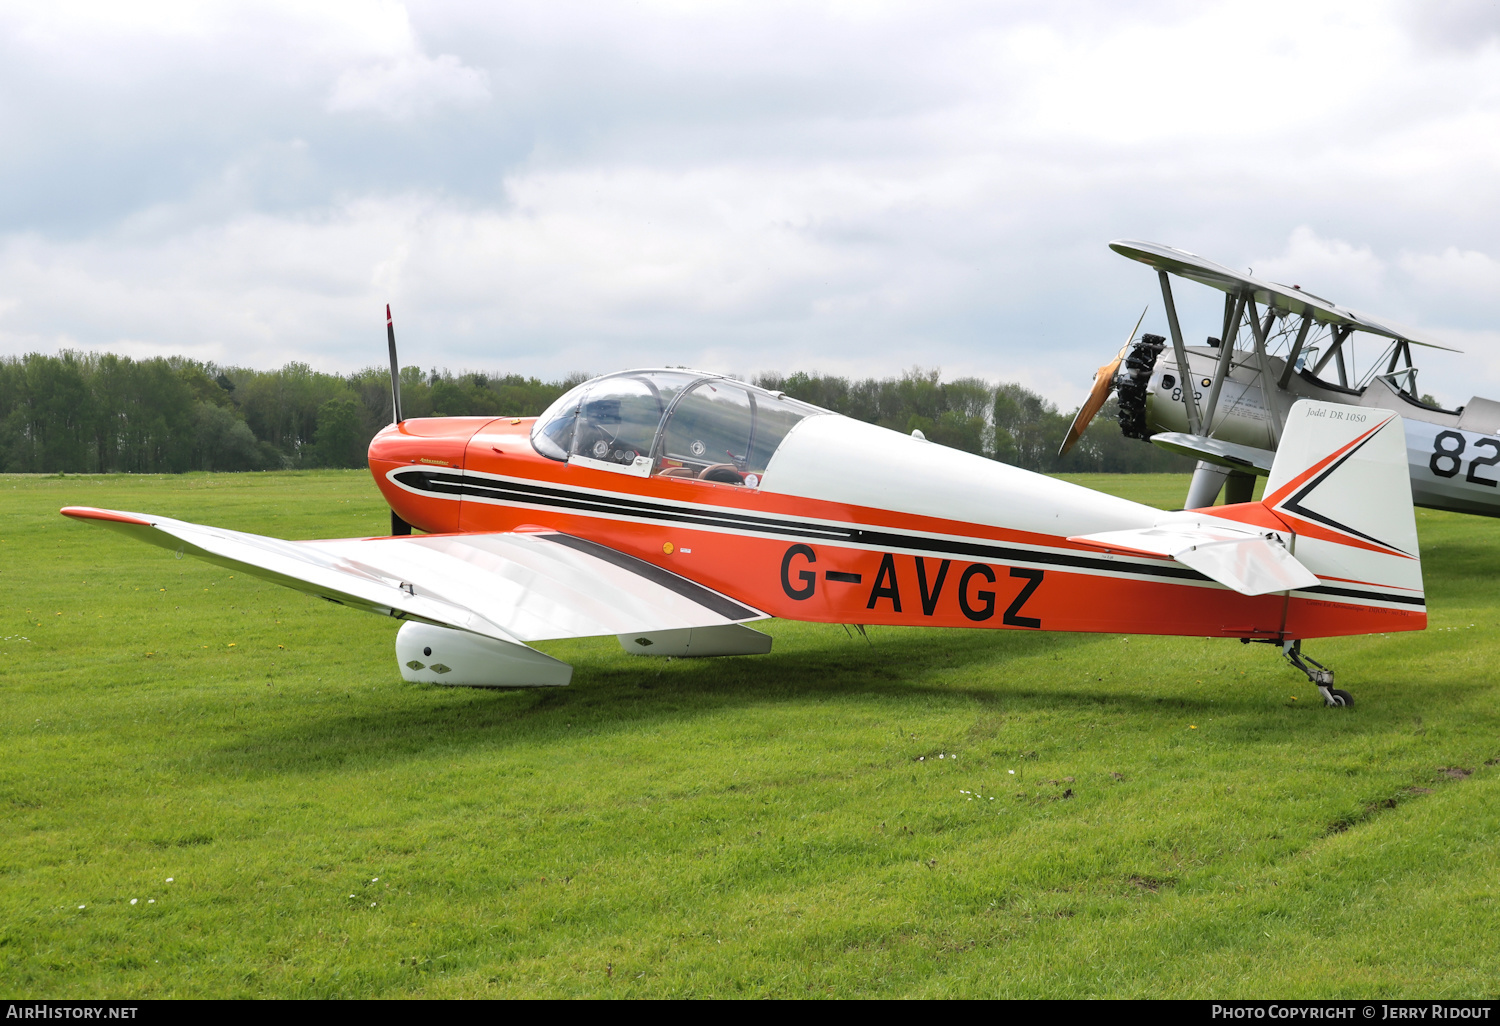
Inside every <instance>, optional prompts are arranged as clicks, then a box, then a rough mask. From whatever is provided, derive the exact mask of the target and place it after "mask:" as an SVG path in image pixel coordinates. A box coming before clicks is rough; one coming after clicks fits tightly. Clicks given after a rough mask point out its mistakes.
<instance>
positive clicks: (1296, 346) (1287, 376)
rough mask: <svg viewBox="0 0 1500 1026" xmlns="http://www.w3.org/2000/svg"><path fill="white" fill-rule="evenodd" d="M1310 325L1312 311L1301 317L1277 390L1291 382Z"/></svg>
mask: <svg viewBox="0 0 1500 1026" xmlns="http://www.w3.org/2000/svg"><path fill="white" fill-rule="evenodd" d="M1312 323H1313V316H1312V311H1310V310H1309V311H1308V312H1307V313H1305V314H1303V315H1302V327H1300V328H1298V329H1297V341H1295V342H1293V343H1292V351H1291V353H1290V354H1288V356H1287V358H1286V368H1285V369H1284V370H1282V372H1281V380H1280V381H1278V382H1277V383H1276V387H1277V388H1282V389H1285V388H1286V386H1287V383H1288V382H1290V381H1291V380H1292V371H1294V370H1296V369H1297V357H1299V356H1301V355H1302V344H1303V343H1304V342H1306V341H1307V332H1308V329H1309V328H1311V327H1312Z"/></svg>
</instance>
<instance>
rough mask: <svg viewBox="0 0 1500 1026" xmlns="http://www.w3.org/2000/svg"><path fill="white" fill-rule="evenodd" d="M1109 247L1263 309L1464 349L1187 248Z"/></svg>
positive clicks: (1130, 243)
mask: <svg viewBox="0 0 1500 1026" xmlns="http://www.w3.org/2000/svg"><path fill="white" fill-rule="evenodd" d="M1109 248H1110V249H1112V250H1114V251H1115V252H1116V253H1118V254H1120V255H1121V256H1126V257H1129V258H1130V259H1132V260H1139V261H1140V262H1141V263H1143V264H1146V265H1147V266H1149V267H1154V268H1155V269H1156V270H1158V271H1166V272H1168V273H1169V274H1175V275H1177V276H1178V277H1181V278H1186V279H1188V280H1189V281H1196V282H1198V283H1199V284H1200V285H1207V286H1209V287H1211V288H1216V289H1218V290H1220V291H1221V292H1228V293H1230V294H1231V295H1238V294H1240V293H1242V292H1243V293H1246V294H1248V295H1252V296H1254V298H1255V301H1256V302H1257V303H1259V304H1261V305H1262V306H1270V307H1274V308H1275V309H1277V310H1284V311H1286V312H1287V313H1293V314H1304V313H1308V312H1311V313H1312V316H1313V319H1314V320H1315V321H1317V322H1318V323H1319V324H1335V325H1343V326H1347V327H1350V328H1353V329H1355V330H1357V331H1366V332H1369V333H1370V334H1372V335H1383V336H1385V337H1386V338H1397V339H1402V340H1404V341H1406V342H1410V343H1412V344H1413V345H1419V346H1430V347H1431V348H1433V349H1445V350H1447V351H1448V352H1450V353H1456V352H1460V350H1457V349H1453V348H1451V347H1449V346H1445V345H1443V344H1442V343H1441V342H1438V341H1437V340H1436V339H1433V338H1431V337H1429V336H1426V335H1423V334H1420V333H1418V332H1415V331H1412V330H1410V329H1408V328H1404V327H1402V326H1401V325H1399V324H1396V323H1395V322H1394V321H1388V320H1386V319H1385V318H1377V317H1370V316H1367V315H1365V314H1361V313H1357V312H1355V311H1353V310H1350V309H1349V308H1348V307H1343V306H1339V305H1338V304H1337V303H1331V302H1329V301H1328V300H1326V299H1324V298H1323V297H1321V296H1315V295H1313V294H1312V293H1310V292H1304V291H1302V290H1301V289H1295V288H1292V287H1291V286H1289V285H1279V284H1277V283H1276V282H1273V281H1262V280H1261V279H1259V278H1252V277H1250V276H1249V275H1248V274H1240V273H1239V272H1238V271H1234V270H1231V269H1230V268H1228V267H1225V266H1224V265H1223V264H1216V263H1214V262H1213V261H1212V260H1205V259H1204V258H1203V257H1201V256H1199V255H1198V254H1196V253H1189V252H1188V251H1187V250H1185V249H1175V248H1173V247H1172V246H1164V245H1162V244H1161V243H1159V242H1138V241H1136V240H1134V239H1118V240H1116V241H1114V242H1111V243H1110V244H1109Z"/></svg>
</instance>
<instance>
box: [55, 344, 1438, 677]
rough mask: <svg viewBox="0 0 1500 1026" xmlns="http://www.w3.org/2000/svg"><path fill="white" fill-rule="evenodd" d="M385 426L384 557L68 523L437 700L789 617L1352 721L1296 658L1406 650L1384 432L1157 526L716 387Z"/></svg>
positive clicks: (1400, 479)
mask: <svg viewBox="0 0 1500 1026" xmlns="http://www.w3.org/2000/svg"><path fill="white" fill-rule="evenodd" d="M393 355H394V343H393ZM393 363H394V360H393ZM393 384H394V378H393ZM393 407H394V409H395V410H396V423H394V424H392V425H391V426H390V427H387V428H386V429H384V430H383V431H382V432H381V433H380V434H379V435H377V436H376V437H375V439H374V441H373V442H372V443H371V445H370V450H369V463H370V471H371V473H372V474H373V475H374V477H375V482H376V484H377V485H378V486H379V487H380V490H381V492H382V494H383V495H384V497H385V499H386V501H387V502H388V503H389V504H390V507H391V510H392V524H393V533H392V536H390V537H381V538H349V539H338V540H332V541H297V542H292V541H281V540H278V539H274V538H266V537H262V536H259V535H252V534H244V533H240V532H237V531H229V530H224V529H221V528H214V527H205V526H201V525H197V524H190V523H185V522H182V521H178V520H171V519H168V518H165V517H155V516H149V515H145V514H140V513H124V512H118V511H111V510H100V509H92V508H85V507H70V508H67V509H64V510H63V511H62V512H63V513H64V514H66V515H67V516H70V517H73V518H76V519H79V520H87V521H91V522H93V523H97V524H100V525H103V526H106V527H110V528H114V529H116V530H120V531H123V532H125V533H127V534H130V535H132V536H134V537H137V538H139V539H141V540H143V541H147V542H151V543H153V544H156V545H160V546H162V547H164V548H168V549H172V550H175V551H177V552H178V553H184V552H185V553H189V554H191V555H195V556H199V557H202V558H204V559H207V560H209V561H211V562H214V563H218V564H221V565H224V566H228V567H232V568H234V569H236V570H240V571H243V572H245V573H248V574H253V575H258V576H260V577H263V578H266V579H268V580H271V581H274V582H276V583H278V584H283V585H287V586H288V587H291V588H295V589H297V590H299V591H304V592H308V593H310V594H313V595H318V596H321V597H323V598H326V599H329V600H331V601H334V602H339V603H342V604H344V605H347V606H353V607H355V608H358V609H364V610H367V611H370V612H375V613H379V614H381V615H385V616H391V617H394V618H396V619H398V620H402V621H405V622H404V623H403V625H402V627H401V629H400V631H399V632H398V633H397V636H396V654H397V660H398V662H399V664H400V668H401V674H402V676H403V677H404V678H405V679H406V680H408V681H421V682H430V683H442V684H460V685H469V686H479V687H524V686H545V685H560V684H567V683H568V682H569V681H570V679H571V677H572V667H570V666H569V665H567V664H566V663H563V662H560V661H558V660H556V659H553V658H551V657H550V656H547V655H545V654H543V653H541V652H539V651H537V650H536V649H533V648H531V647H529V646H530V643H532V642H539V641H548V640H553V639H559V638H575V637H589V636H599V635H610V634H613V635H616V636H618V638H619V640H620V643H621V644H622V645H623V646H624V647H625V649H626V650H627V651H630V652H634V653H638V654H641V655H658V656H660V655H672V656H717V655H751V654H758V653H764V652H768V651H770V648H771V639H770V637H768V636H767V635H765V634H763V633H761V632H759V631H756V630H753V629H752V628H750V627H748V626H746V625H747V624H749V623H751V622H754V621H756V620H761V619H765V618H768V617H783V618H786V619H791V620H808V621H815V622H823V623H843V624H861V625H864V624H882V625H902V626H941V627H977V628H997V629H1003V630H1021V631H1090V632H1107V633H1122V634H1175V635H1193V636H1200V637H1201V636H1207V637H1223V638H1239V639H1241V640H1242V641H1258V642H1267V643H1273V644H1277V645H1280V646H1281V648H1282V651H1283V652H1284V654H1285V655H1286V656H1287V657H1288V658H1289V659H1290V660H1291V662H1292V663H1293V665H1295V666H1296V667H1297V668H1298V669H1300V670H1301V671H1302V672H1304V673H1306V674H1307V675H1308V677H1309V679H1310V680H1312V681H1313V683H1315V684H1316V685H1317V686H1318V687H1319V689H1320V691H1321V692H1322V694H1323V697H1324V700H1325V702H1326V703H1327V704H1329V705H1349V704H1351V702H1352V699H1351V698H1350V697H1349V695H1348V693H1347V692H1344V691H1340V690H1337V689H1335V688H1333V687H1332V685H1333V674H1332V672H1331V671H1329V670H1327V669H1326V668H1325V667H1323V666H1322V665H1321V664H1319V663H1317V662H1316V661H1314V660H1312V659H1310V658H1308V657H1305V656H1303V655H1302V654H1301V647H1300V646H1301V642H1302V640H1303V639H1307V638H1320V637H1331V636H1337V635H1349V634H1368V633H1375V632H1381V633H1385V632H1391V631H1402V630H1421V629H1422V628H1424V627H1425V626H1426V624H1427V612H1426V603H1425V598H1424V595H1423V586H1422V568H1421V561H1420V557H1419V554H1418V549H1417V532H1416V522H1415V520H1414V518H1413V513H1412V500H1411V482H1410V477H1409V474H1408V472H1407V467H1406V443H1405V437H1404V433H1403V427H1402V421H1401V418H1400V417H1399V416H1397V415H1395V414H1394V413H1391V412H1389V411H1385V410H1377V409H1371V408H1368V407H1353V406H1342V405H1336V404H1333V403H1327V402H1315V401H1309V400H1303V401H1300V402H1298V403H1296V405H1295V406H1294V407H1293V408H1292V410H1291V413H1290V416H1289V418H1288V422H1287V427H1286V431H1285V435H1284V438H1283V441H1282V443H1281V446H1280V448H1279V449H1278V450H1277V453H1276V457H1275V465H1274V467H1273V468H1272V470H1271V474H1270V480H1269V483H1268V484H1267V487H1266V491H1265V496H1266V497H1265V500H1264V501H1262V502H1249V503H1242V504H1238V505H1232V506H1217V507H1211V508H1207V509H1198V510H1184V511H1178V512H1163V511H1161V510H1158V509H1155V508H1152V507H1150V506H1144V505H1141V504H1139V503H1135V502H1129V501H1127V500H1125V499H1119V498H1115V497H1113V496H1110V495H1105V494H1103V493H1100V492H1096V491H1092V490H1090V489H1087V488H1083V487H1080V486H1078V485H1074V484H1069V483H1067V482H1064V481H1059V480H1055V479H1053V478H1049V477H1044V476H1042V475H1039V474H1033V473H1030V472H1028V471H1025V470H1020V469H1018V468H1016V467H1012V466H1009V465H1006V464H1004V463H998V462H995V461H993V460H989V459H985V458H983V457H981V456H976V455H973V454H970V453H967V452H961V451H959V450H957V449H950V448H946V447H944V446H941V445H936V444H933V443H931V442H928V441H926V440H924V439H922V438H920V437H916V436H915V434H914V435H903V434H900V433H898V432H894V431H889V430H886V429H885V428H880V427H875V426H873V425H870V424H865V423H862V422H860V421H856V420H852V419H850V418H847V417H843V416H840V415H838V414H834V413H830V412H828V411H826V410H822V409H819V408H817V407H814V406H810V405H807V404H805V403H802V402H798V401H796V400H794V399H791V398H788V397H787V396H785V395H782V394H781V393H778V392H771V391H766V390H763V389H760V388H756V387H754V386H752V385H748V384H745V383H743V382H739V381H734V380H731V379H729V378H726V377H723V376H720V375H715V374H705V373H696V372H692V371H685V370H633V371H625V372H622V373H618V374H611V375H607V376H605V377H600V378H596V379H594V380H592V381H589V382H587V383H585V384H583V385H580V386H578V387H577V388H575V389H574V390H572V391H571V392H569V393H567V394H566V395H564V396H563V397H562V398H560V399H558V400H557V402H556V403H554V404H553V405H552V406H551V407H550V408H549V409H548V410H547V411H546V412H545V413H543V414H542V415H541V416H540V417H535V418H517V417H502V418H498V419H496V418H489V417H442V418H424V419H413V420H403V419H401V417H400V412H399V411H400V395H399V390H398V389H396V388H395V387H393ZM412 527H416V528H419V529H420V530H421V531H423V532H426V533H425V534H423V535H412V534H411V528H412Z"/></svg>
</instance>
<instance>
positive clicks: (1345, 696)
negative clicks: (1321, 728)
mask: <svg viewBox="0 0 1500 1026" xmlns="http://www.w3.org/2000/svg"><path fill="white" fill-rule="evenodd" d="M1281 654H1282V655H1284V656H1286V660H1287V662H1289V663H1291V664H1292V665H1293V666H1295V667H1296V668H1297V669H1299V670H1301V671H1302V672H1303V673H1305V674H1307V679H1308V680H1310V681H1312V682H1313V684H1315V685H1317V688H1318V691H1319V692H1320V693H1321V694H1322V695H1323V704H1324V705H1327V706H1350V707H1352V706H1353V705H1354V696H1353V695H1351V694H1349V692H1347V691H1341V690H1339V689H1338V688H1336V687H1334V686H1333V671H1332V670H1330V669H1329V668H1328V667H1326V666H1324V665H1323V664H1322V663H1320V662H1318V661H1317V660H1316V659H1314V658H1313V657H1312V656H1305V655H1303V654H1302V642H1300V641H1286V642H1282V645H1281Z"/></svg>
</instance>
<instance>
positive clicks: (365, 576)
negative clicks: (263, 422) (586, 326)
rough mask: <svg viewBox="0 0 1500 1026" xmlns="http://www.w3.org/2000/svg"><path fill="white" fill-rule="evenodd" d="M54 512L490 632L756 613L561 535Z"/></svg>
mask: <svg viewBox="0 0 1500 1026" xmlns="http://www.w3.org/2000/svg"><path fill="white" fill-rule="evenodd" d="M62 512H63V513H64V514H65V515H67V516H70V517H73V518H74V519H76V520H88V521H91V522H93V523H97V524H100V525H102V526H105V527H110V528H114V529H115V530H118V531H122V532H124V533H126V534H129V535H131V536H133V537H135V538H137V539H138V540H140V541H144V542H149V543H150V544H153V545H159V546H161V547H162V548H166V549H172V550H174V551H176V552H180V553H186V554H188V555H191V556H198V557H200V558H202V559H206V560H208V561H209V562H211V563H217V564H219V565H221V566H227V567H230V568H232V569H236V570H240V571H243V572H244V573H246V574H250V575H253V576H256V577H262V578H265V579H266V580H269V581H273V582H275V583H276V584H281V585H285V586H286V587H289V588H295V589H296V590H298V591H303V592H307V593H309V594H313V595H319V596H322V597H323V598H326V599H329V600H331V601H334V602H339V603H341V604H343V605H347V606H353V607H355V608H357V609H364V610H367V611H369V612H373V613H380V614H382V615H385V616H393V617H396V618H397V619H403V620H417V621H421V622H424V623H430V624H436V625H437V626H440V627H454V628H457V629H459V630H463V631H470V632H472V633H474V634H481V635H484V636H486V637H490V638H495V639H496V640H499V641H508V642H529V641H547V640H551V639H556V638H588V637H597V636H601V635H606V634H627V633H632V632H645V631H663V630H680V629H683V628H690V627H718V626H721V625H724V624H731V623H739V622H743V621H747V620H761V619H765V614H764V613H761V612H760V611H758V610H756V609H752V608H750V607H749V606H746V605H742V604H741V603H739V602H736V601H735V600H734V599H731V598H729V597H727V596H725V595H721V594H719V593H718V592H716V591H711V590H710V589H708V588H705V587H703V586H702V585H700V584H697V583H695V582H693V581H689V580H687V579H686V578H684V577H679V576H678V575H677V574H674V573H671V572H669V571H667V570H663V569H662V568H660V567H658V566H655V565H654V564H651V563H647V562H646V561H645V560H641V559H637V558H636V557H634V556H631V555H627V554H626V553H623V552H619V551H617V550H615V549H611V548H609V547H607V546H604V545H599V544H597V543H595V542H591V541H586V540H584V539H582V538H575V537H573V536H571V535H566V534H557V533H552V532H540V531H539V532H525V533H521V532H517V533H496V534H462V535H441V534H434V535H418V536H408V537H396V538H341V539H336V540H333V541H282V540H280V539H277V538H266V537H264V536H262V535H258V534H245V533H243V532H240V531H228V530H224V529H223V528H218V527H204V526H202V525H200V524H190V523H187V522H185V521H182V520H172V519H170V518H168V517H153V516H148V515H146V514H141V513H121V512H118V511H115V510H104V509H92V508H89V507H80V506H70V507H69V508H67V509H65V510H63V511H62Z"/></svg>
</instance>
